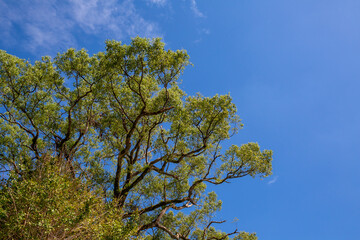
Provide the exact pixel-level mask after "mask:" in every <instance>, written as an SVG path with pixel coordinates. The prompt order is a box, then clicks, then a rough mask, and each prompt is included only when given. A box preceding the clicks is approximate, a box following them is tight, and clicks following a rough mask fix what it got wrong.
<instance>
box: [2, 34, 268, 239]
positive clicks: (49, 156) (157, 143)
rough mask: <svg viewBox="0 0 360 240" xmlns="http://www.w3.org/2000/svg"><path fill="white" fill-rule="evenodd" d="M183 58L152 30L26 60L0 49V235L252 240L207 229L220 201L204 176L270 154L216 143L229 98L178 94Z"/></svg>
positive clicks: (261, 165) (221, 177)
mask: <svg viewBox="0 0 360 240" xmlns="http://www.w3.org/2000/svg"><path fill="white" fill-rule="evenodd" d="M188 64H189V57H188V55H187V53H186V52H185V51H184V50H181V51H180V50H178V51H171V50H165V49H164V43H162V42H161V40H160V39H154V40H148V39H142V38H134V39H133V40H132V42H131V44H130V45H125V44H121V43H120V42H116V41H107V42H106V51H105V52H99V53H97V54H95V55H93V56H89V55H88V54H87V52H86V51H85V50H80V51H76V50H74V49H69V50H68V51H66V52H65V53H63V54H58V55H57V57H55V58H54V59H51V58H50V57H43V58H42V60H41V61H36V62H35V63H34V64H31V63H29V62H28V61H25V60H22V59H19V58H17V57H15V56H12V55H10V54H7V53H6V52H5V51H1V52H0V95H1V98H0V104H1V106H0V134H1V138H0V164H1V173H2V178H3V181H2V184H1V188H0V191H1V192H2V197H1V200H0V204H1V205H0V206H1V208H0V211H1V212H0V227H1V229H2V230H0V231H1V236H10V237H9V239H12V238H26V237H27V236H32V237H33V238H39V239H40V238H51V239H53V238H54V239H56V238H67V239H73V238H77V239H78V238H84V239H90V238H94V237H96V238H103V239H124V238H129V239H130V238H137V239H138V238H145V239H228V238H229V237H233V239H243V240H245V239H256V236H255V234H248V233H246V232H238V231H237V230H236V231H234V232H233V233H223V232H221V231H219V230H216V229H215V228H214V225H216V224H218V223H222V221H215V220H213V218H214V216H215V214H216V212H217V211H218V210H220V208H221V201H219V200H217V197H216V194H215V193H214V192H207V191H206V186H207V185H208V184H215V185H219V184H224V183H227V182H229V181H230V180H232V179H237V178H241V177H245V176H248V175H249V176H252V177H255V176H260V177H266V176H268V175H270V174H271V160H272V152H271V151H270V150H263V151H261V150H260V147H259V146H258V144H257V143H247V144H244V145H241V146H236V145H232V146H230V147H229V148H228V149H227V150H223V149H222V144H223V142H224V141H226V140H228V139H229V138H230V137H231V136H232V135H233V134H235V133H237V131H238V130H239V129H240V128H241V127H242V124H241V122H240V119H239V117H238V116H237V115H236V107H235V105H234V104H233V103H232V101H231V97H230V96H229V95H221V96H220V95H215V96H213V97H204V96H202V95H200V94H197V95H195V96H187V95H186V94H185V93H184V92H183V91H182V90H181V89H180V88H179V80H178V78H179V76H180V75H181V74H182V72H183V70H184V68H185V67H186V66H187V65H188ZM55 193H56V194H55ZM62 216H63V218H62ZM20 232H21V233H20ZM17 234H23V235H21V236H20V235H17ZM26 234H27V235H26ZM41 234H45V235H41ZM94 234H98V235H94ZM19 236H20V237H19Z"/></svg>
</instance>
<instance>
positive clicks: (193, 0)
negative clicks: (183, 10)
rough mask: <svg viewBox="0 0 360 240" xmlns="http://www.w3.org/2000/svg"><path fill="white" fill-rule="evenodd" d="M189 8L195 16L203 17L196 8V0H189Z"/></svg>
mask: <svg viewBox="0 0 360 240" xmlns="http://www.w3.org/2000/svg"><path fill="white" fill-rule="evenodd" d="M190 9H191V11H193V13H194V14H195V16H197V17H205V15H204V14H203V13H202V12H200V10H199V9H198V7H197V4H196V0H190Z"/></svg>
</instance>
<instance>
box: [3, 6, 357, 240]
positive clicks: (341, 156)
mask: <svg viewBox="0 0 360 240" xmlns="http://www.w3.org/2000/svg"><path fill="white" fill-rule="evenodd" d="M105 2H106V3H105ZM0 32H1V38H0V48H1V49H4V50H6V51H7V52H9V53H11V54H14V55H17V56H19V57H21V58H26V59H29V60H31V61H33V60H35V59H39V58H40V57H41V56H43V55H50V56H55V54H56V53H57V52H59V51H64V50H65V49H67V48H69V47H75V48H78V49H79V48H86V49H88V50H89V52H91V53H95V52H98V51H103V50H104V41H105V40H106V39H116V40H121V41H123V42H129V40H130V38H131V37H134V36H136V35H139V36H143V37H162V38H163V40H164V41H165V42H166V44H167V47H168V48H171V49H186V50H187V51H188V53H189V55H190V57H191V62H192V63H193V64H194V67H189V68H188V69H187V70H186V71H185V73H184V75H183V77H182V79H183V83H182V88H183V89H184V90H185V91H186V92H188V93H189V94H194V93H196V92H201V93H202V94H204V95H206V96H211V95H214V94H216V93H220V94H227V93H229V92H230V94H231V96H232V97H233V100H234V102H235V104H236V105H237V107H238V113H239V115H240V117H241V118H242V119H243V123H244V124H245V126H244V129H243V130H241V131H240V133H239V134H238V135H237V136H235V137H234V138H233V139H232V140H231V141H232V143H234V144H241V143H246V142H249V141H256V142H258V143H259V144H260V145H261V146H262V148H266V149H272V150H273V151H274V161H273V167H274V170H273V173H274V174H273V176H271V177H270V178H268V179H264V180H259V179H251V178H246V179H240V180H239V181H234V182H233V183H231V184H228V185H225V186H221V187H218V188H215V190H216V191H217V192H218V194H219V198H220V199H222V200H223V210H222V212H221V213H220V214H219V215H218V218H219V219H220V218H223V219H227V220H228V222H227V223H226V224H225V225H224V226H223V229H224V230H228V231H231V230H233V229H234V228H236V227H237V228H238V229H239V230H246V231H250V232H253V231H255V232H257V234H258V236H259V239H262V240H289V239H291V240H300V239H301V240H303V239H307V240H312V239H314V240H315V239H316V240H318V239H327V240H342V239H360V226H359V222H360V221H359V217H360V187H359V186H360V178H359V170H360V161H359V160H360V147H359V146H358V145H359V142H360V124H359V123H360V111H359V107H358V104H359V102H360V95H359V89H360V80H359V79H360V67H359V62H360V61H359V60H360V44H359V43H360V1H356V0H342V1H335V0H326V1H325V0H311V1H310V0H302V1H298V0H296V1H295V0H272V1H269V0H226V1H220V0H172V1H171V0H123V1H120V0H119V1H116V0H108V1H100V0H87V1H86V0H63V1H60V0H59V1H56V0H37V1H26V0H18V1H10V0H0ZM234 218H237V219H238V221H236V222H233V221H232V220H233V219H234Z"/></svg>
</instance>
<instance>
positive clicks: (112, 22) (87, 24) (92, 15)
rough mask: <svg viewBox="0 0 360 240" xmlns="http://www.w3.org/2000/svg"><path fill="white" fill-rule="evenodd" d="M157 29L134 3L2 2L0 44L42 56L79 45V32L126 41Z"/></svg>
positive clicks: (126, 0)
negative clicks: (19, 46)
mask: <svg viewBox="0 0 360 240" xmlns="http://www.w3.org/2000/svg"><path fill="white" fill-rule="evenodd" d="M158 1H159V0H158ZM161 1H164V0H160V1H159V3H160V2H161ZM157 29H158V27H157V25H156V24H155V23H152V22H149V21H147V20H145V19H144V18H143V17H142V16H140V14H139V13H138V12H137V10H136V7H135V5H134V0H123V1H121V2H120V1H117V0H107V1H101V0H63V1H61V0H37V1H27V0H18V1H16V2H15V1H14V2H10V3H4V2H0V31H1V32H2V35H3V36H6V38H5V39H3V40H1V41H3V42H5V41H7V44H9V43H10V42H13V44H17V45H21V46H23V47H24V48H26V49H29V50H30V51H32V52H38V51H40V52H41V54H42V53H43V52H49V51H51V53H54V52H56V51H58V49H64V48H68V47H74V46H76V45H77V41H76V37H75V34H74V33H75V32H79V30H80V31H84V32H85V33H87V34H91V35H95V36H97V37H102V38H104V39H105V38H116V39H124V38H128V37H133V36H136V35H139V36H143V37H154V36H157V35H158V30H157ZM19 32H21V33H22V34H20V33H19ZM24 34H25V37H24ZM19 36H21V37H20V38H19ZM10 39H11V40H10ZM54 48H56V49H54Z"/></svg>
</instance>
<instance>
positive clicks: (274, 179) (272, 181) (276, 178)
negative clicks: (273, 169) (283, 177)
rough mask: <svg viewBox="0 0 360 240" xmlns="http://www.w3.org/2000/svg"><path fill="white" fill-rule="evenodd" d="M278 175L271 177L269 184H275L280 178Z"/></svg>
mask: <svg viewBox="0 0 360 240" xmlns="http://www.w3.org/2000/svg"><path fill="white" fill-rule="evenodd" d="M278 178H279V177H278V176H275V177H274V178H273V179H271V180H270V181H269V182H268V184H269V185H270V184H274V183H275V182H276V181H277V180H278Z"/></svg>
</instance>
